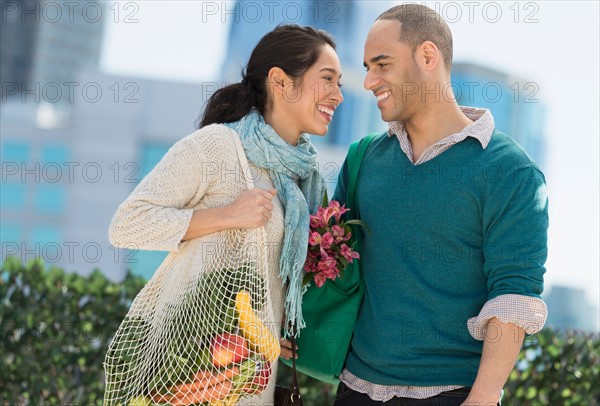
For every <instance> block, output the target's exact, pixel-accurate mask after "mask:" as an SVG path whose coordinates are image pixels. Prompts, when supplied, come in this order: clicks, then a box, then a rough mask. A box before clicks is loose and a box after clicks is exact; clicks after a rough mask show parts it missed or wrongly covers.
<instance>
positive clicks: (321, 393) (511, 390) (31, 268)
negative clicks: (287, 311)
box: [0, 258, 600, 406]
mask: <svg viewBox="0 0 600 406" xmlns="http://www.w3.org/2000/svg"><path fill="white" fill-rule="evenodd" d="M144 284H145V280H143V279H142V278H140V277H137V276H134V275H132V274H130V273H128V274H127V275H126V277H125V279H124V280H123V281H121V282H112V281H110V280H108V279H107V278H106V277H105V276H104V275H103V274H102V273H101V272H100V271H94V272H92V273H91V274H90V275H88V276H83V275H78V274H72V273H66V272H64V271H63V270H62V269H59V268H54V267H50V268H47V267H45V266H44V265H43V264H41V263H39V262H35V261H32V262H29V263H28V264H21V263H20V262H18V261H16V260H14V259H13V258H9V259H8V260H7V261H6V262H5V263H4V264H3V266H2V275H1V278H0V301H1V303H0V324H1V325H2V337H1V341H0V350H1V363H0V365H1V370H2V379H0V405H14V404H29V405H42V404H43V405H66V404H70V405H99V404H101V403H102V395H103V389H104V376H103V366H102V362H103V360H104V355H105V354H106V350H107V348H108V344H109V342H110V340H111V338H112V335H113V334H114V333H115V331H116V330H117V328H118V326H119V323H120V322H121V320H122V319H123V317H124V316H125V314H126V313H127V310H128V308H129V306H130V304H131V301H132V300H133V298H134V297H135V295H136V294H137V293H138V292H139V290H140V289H141V288H142V287H143V286H144ZM278 381H279V383H280V384H281V385H283V386H287V385H289V383H290V377H289V368H288V367H286V366H285V365H283V364H280V368H279V376H278ZM299 381H300V385H301V390H302V394H303V397H304V404H305V405H306V406H310V405H319V406H320V405H326V404H331V403H332V402H333V399H334V396H335V390H336V388H335V386H332V385H328V384H324V383H321V382H318V381H315V380H313V379H311V378H309V377H307V376H305V375H302V374H299ZM598 382H600V339H599V337H598V334H586V333H581V332H557V331H553V330H551V329H545V330H543V331H542V332H541V333H539V334H536V335H535V336H532V337H528V338H527V339H526V341H525V344H524V350H523V351H522V352H521V355H520V357H519V361H518V362H517V367H516V368H515V370H514V371H513V372H512V374H511V376H510V378H509V381H508V382H507V384H506V386H505V394H504V398H503V404H505V405H511V406H512V405H523V406H525V405H527V406H529V405H534V406H535V405H566V406H571V405H573V406H574V405H599V404H600V402H599V399H600V385H598Z"/></svg>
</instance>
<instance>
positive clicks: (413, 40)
mask: <svg viewBox="0 0 600 406" xmlns="http://www.w3.org/2000/svg"><path fill="white" fill-rule="evenodd" d="M377 20H395V21H398V22H399V23H400V24H401V27H400V38H399V41H400V42H402V43H404V44H406V45H408V46H409V47H410V49H411V50H412V53H413V54H414V53H415V51H416V50H417V47H418V46H419V45H421V44H422V43H423V42H424V41H431V42H433V43H434V44H435V45H436V46H437V47H438V49H439V50H440V52H441V53H442V57H443V59H444V65H445V66H446V70H447V71H448V72H450V71H451V70H452V33H451V32H450V28H449V27H448V24H446V22H445V21H444V19H443V18H442V17H441V16H440V15H439V14H438V13H436V12H435V11H434V10H432V9H430V8H429V7H425V6H423V5H420V4H402V5H399V6H395V7H392V8H390V9H389V10H387V11H385V12H383V13H382V14H381V15H380V16H379V17H377Z"/></svg>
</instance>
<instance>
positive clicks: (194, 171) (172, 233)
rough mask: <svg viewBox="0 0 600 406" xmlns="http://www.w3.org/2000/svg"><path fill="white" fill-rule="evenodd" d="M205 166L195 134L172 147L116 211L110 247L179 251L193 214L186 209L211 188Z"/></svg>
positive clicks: (190, 210)
mask: <svg viewBox="0 0 600 406" xmlns="http://www.w3.org/2000/svg"><path fill="white" fill-rule="evenodd" d="M206 163H207V158H206V156H205V155H204V152H203V151H202V149H201V148H200V146H199V145H198V142H197V141H196V139H195V137H194V134H192V135H190V136H188V137H186V138H184V139H182V140H180V141H178V142H177V143H176V144H175V145H173V146H172V147H171V148H170V149H169V151H167V153H166V154H165V156H164V157H163V158H162V159H161V160H160V162H159V163H158V164H157V165H156V166H155V167H154V168H153V169H152V171H151V172H150V173H149V174H148V175H147V176H146V177H145V178H144V179H143V180H142V181H141V182H140V183H139V185H138V186H137V187H136V188H135V189H134V190H133V192H132V193H131V194H130V195H129V197H128V198H127V199H126V200H125V202H123V203H122V204H121V205H120V206H119V208H118V209H117V212H116V213H115V215H114V217H113V219H112V222H111V225H110V229H109V239H110V242H111V244H113V245H114V246H117V247H121V248H129V249H142V250H160V251H177V250H178V249H179V245H180V243H181V239H182V238H183V236H184V235H185V233H186V231H187V228H188V226H189V222H190V220H191V217H192V213H193V210H192V209H191V208H186V205H187V204H188V203H189V202H190V201H191V200H192V199H194V198H196V199H197V198H198V197H199V196H200V197H201V196H202V195H203V194H204V193H205V192H206V189H207V186H208V184H209V181H208V179H207V176H206V174H204V171H203V167H204V166H205V165H206Z"/></svg>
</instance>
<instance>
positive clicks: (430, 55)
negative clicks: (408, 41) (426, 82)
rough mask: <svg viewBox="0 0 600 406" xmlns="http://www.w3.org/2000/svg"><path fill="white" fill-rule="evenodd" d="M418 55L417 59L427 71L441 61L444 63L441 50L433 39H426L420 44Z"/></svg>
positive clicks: (431, 69)
mask: <svg viewBox="0 0 600 406" xmlns="http://www.w3.org/2000/svg"><path fill="white" fill-rule="evenodd" d="M417 55H418V58H417V61H418V62H419V63H420V65H421V67H422V68H423V69H424V70H426V71H433V70H434V69H435V68H436V67H437V66H438V65H439V64H440V63H443V60H442V54H441V52H440V50H439V49H438V47H437V46H435V44H434V43H433V42H431V41H425V42H423V43H422V44H421V45H419V47H418V48H417Z"/></svg>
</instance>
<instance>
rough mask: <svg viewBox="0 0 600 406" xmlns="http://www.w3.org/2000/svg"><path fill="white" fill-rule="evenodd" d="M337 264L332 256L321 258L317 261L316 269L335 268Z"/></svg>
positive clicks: (327, 269) (326, 269)
mask: <svg viewBox="0 0 600 406" xmlns="http://www.w3.org/2000/svg"><path fill="white" fill-rule="evenodd" d="M336 265H337V261H336V260H335V259H333V258H328V259H323V260H321V261H319V265H317V270H319V271H329V270H330V269H333V268H335V267H336Z"/></svg>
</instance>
